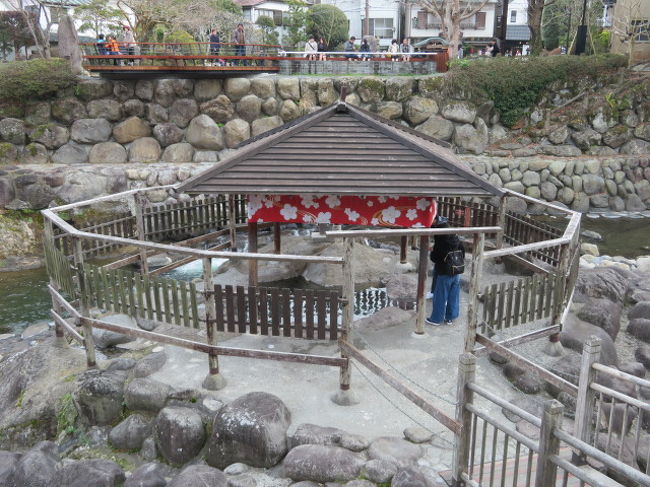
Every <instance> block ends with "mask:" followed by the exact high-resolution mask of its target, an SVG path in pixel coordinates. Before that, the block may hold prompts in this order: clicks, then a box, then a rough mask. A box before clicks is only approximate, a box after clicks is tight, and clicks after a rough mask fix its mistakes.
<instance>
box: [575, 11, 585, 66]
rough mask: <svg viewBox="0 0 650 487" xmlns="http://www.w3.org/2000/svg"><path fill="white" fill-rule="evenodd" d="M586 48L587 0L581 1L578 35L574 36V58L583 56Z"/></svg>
mask: <svg viewBox="0 0 650 487" xmlns="http://www.w3.org/2000/svg"><path fill="white" fill-rule="evenodd" d="M586 47H587V0H583V1H582V20H581V21H580V25H579V26H578V35H577V36H576V51H575V54H576V56H579V55H580V54H584V52H585V48H586Z"/></svg>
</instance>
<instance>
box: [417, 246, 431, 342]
mask: <svg viewBox="0 0 650 487" xmlns="http://www.w3.org/2000/svg"><path fill="white" fill-rule="evenodd" d="M428 269H429V236H428V235H420V257H419V262H418V287H417V291H416V295H415V302H416V310H417V315H416V319H415V333H416V334H417V335H424V320H425V318H426V311H427V306H426V303H427V302H426V300H425V299H424V294H425V287H426V286H425V284H426V282H427V270H428Z"/></svg>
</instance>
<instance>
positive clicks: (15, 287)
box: [0, 216, 650, 334]
mask: <svg viewBox="0 0 650 487" xmlns="http://www.w3.org/2000/svg"><path fill="white" fill-rule="evenodd" d="M582 221H583V223H582V228H583V230H592V231H595V232H598V233H599V234H601V235H602V237H603V240H602V241H599V242H595V243H596V244H597V245H598V248H599V249H600V253H601V255H621V256H623V257H628V258H632V259H633V258H636V257H639V256H640V255H650V219H648V218H607V217H602V216H601V217H599V218H590V217H589V216H587V217H585V218H583V220H582ZM584 240H585V241H588V240H587V239H584ZM221 263H222V262H218V261H216V262H215V264H214V266H215V269H216V267H218V266H219V265H221ZM201 272H202V267H201V262H200V261H195V262H192V263H190V264H187V265H185V266H183V267H179V268H178V269H176V270H174V271H172V272H171V273H170V274H169V277H173V278H175V279H184V280H189V279H193V278H195V277H199V276H200V275H201ZM302 281H304V280H302ZM47 282H48V277H47V273H46V272H45V269H44V268H42V269H35V270H28V271H20V272H0V334H4V333H16V332H18V331H20V330H22V329H23V328H25V327H26V326H28V325H30V324H32V323H36V322H39V321H43V320H47V321H49V314H48V310H49V309H50V299H49V296H48V294H47V289H46V286H47ZM273 284H274V285H279V286H282V287H294V286H295V287H305V286H306V285H307V284H306V281H304V282H298V281H297V280H291V282H281V283H280V282H278V283H273ZM370 299H372V298H370ZM359 304H360V303H357V305H359Z"/></svg>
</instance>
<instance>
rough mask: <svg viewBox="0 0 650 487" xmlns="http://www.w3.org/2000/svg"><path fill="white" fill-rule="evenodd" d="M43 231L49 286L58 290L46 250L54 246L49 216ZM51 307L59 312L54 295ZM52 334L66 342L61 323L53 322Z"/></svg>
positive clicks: (51, 259)
mask: <svg viewBox="0 0 650 487" xmlns="http://www.w3.org/2000/svg"><path fill="white" fill-rule="evenodd" d="M43 233H44V238H43V244H44V246H45V256H46V262H47V264H48V274H49V276H48V277H49V278H50V286H52V287H53V288H54V290H55V291H59V290H60V287H59V283H58V282H57V281H56V279H54V276H53V275H52V267H50V265H53V262H52V261H53V257H52V255H51V254H50V252H48V250H47V249H48V247H52V248H54V246H55V244H54V225H53V224H52V220H50V219H49V218H45V222H44V228H43ZM52 309H53V310H54V311H55V312H57V313H59V314H61V313H60V311H61V309H60V306H59V303H58V302H57V300H56V299H54V297H52ZM54 335H55V336H56V338H57V343H60V344H65V343H66V341H65V340H63V338H64V334H63V327H61V325H59V324H58V323H57V322H56V321H55V322H54Z"/></svg>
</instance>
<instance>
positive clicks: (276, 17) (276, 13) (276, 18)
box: [257, 9, 282, 26]
mask: <svg viewBox="0 0 650 487" xmlns="http://www.w3.org/2000/svg"><path fill="white" fill-rule="evenodd" d="M262 16H264V17H271V18H272V19H273V22H274V23H275V25H278V26H279V25H282V10H266V9H259V10H258V11H257V17H258V18H259V17H262Z"/></svg>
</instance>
